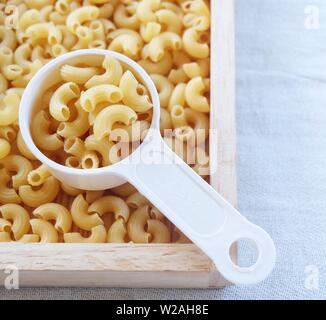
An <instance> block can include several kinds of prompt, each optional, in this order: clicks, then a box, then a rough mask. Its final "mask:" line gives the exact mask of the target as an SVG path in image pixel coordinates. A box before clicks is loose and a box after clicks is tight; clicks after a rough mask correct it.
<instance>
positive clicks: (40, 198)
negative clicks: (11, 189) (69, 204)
mask: <svg viewBox="0 0 326 320" xmlns="http://www.w3.org/2000/svg"><path fill="white" fill-rule="evenodd" d="M59 191H60V184H59V182H58V180H57V179H55V178H54V177H48V178H47V179H46V180H45V181H44V183H43V185H42V186H40V187H38V188H37V189H33V187H32V186H30V185H23V186H20V187H19V196H20V198H21V199H22V201H23V202H24V203H25V204H26V205H28V206H29V207H32V208H36V207H38V206H40V205H42V204H45V203H49V202H52V201H54V199H55V198H56V197H57V195H58V193H59Z"/></svg>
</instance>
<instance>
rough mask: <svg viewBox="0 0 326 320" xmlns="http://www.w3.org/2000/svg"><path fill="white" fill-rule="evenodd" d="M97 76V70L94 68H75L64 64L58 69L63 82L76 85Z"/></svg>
mask: <svg viewBox="0 0 326 320" xmlns="http://www.w3.org/2000/svg"><path fill="white" fill-rule="evenodd" d="M97 74H99V69H98V68H96V67H76V66H70V65H68V64H66V65H64V66H62V67H61V69H60V75H61V77H62V79H63V80H65V81H67V82H73V83H77V84H85V83H87V81H88V80H89V79H91V78H92V77H94V76H95V75H97Z"/></svg>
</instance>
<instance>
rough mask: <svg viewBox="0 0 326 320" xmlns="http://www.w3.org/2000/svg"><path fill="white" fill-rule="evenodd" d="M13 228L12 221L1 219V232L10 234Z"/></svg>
mask: <svg viewBox="0 0 326 320" xmlns="http://www.w3.org/2000/svg"><path fill="white" fill-rule="evenodd" d="M11 226H12V224H11V222H10V221H8V220H6V219H2V218H0V232H7V233H10V232H11Z"/></svg>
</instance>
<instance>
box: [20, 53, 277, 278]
mask: <svg viewBox="0 0 326 320" xmlns="http://www.w3.org/2000/svg"><path fill="white" fill-rule="evenodd" d="M105 55H110V56H112V57H115V58H116V59H118V60H119V61H120V62H121V63H122V64H123V65H126V66H129V68H131V69H132V70H133V72H134V73H135V74H138V76H139V77H140V78H141V79H143V82H144V84H145V85H146V86H147V88H148V90H149V92H150V95H151V98H152V101H153V105H154V107H153V109H154V110H153V120H152V124H151V130H149V132H148V134H147V136H146V138H145V139H144V141H143V143H142V144H141V145H140V146H139V147H138V148H137V149H136V150H135V151H134V152H133V153H132V154H131V155H130V156H128V157H127V158H125V159H124V160H122V161H120V162H118V163H116V164H114V165H111V166H108V167H105V168H99V169H90V170H82V169H72V168H68V167H65V166H63V165H60V164H58V163H56V162H54V161H52V160H50V159H49V158H47V157H46V156H45V155H44V154H43V153H42V152H41V151H40V150H39V149H38V148H37V147H36V146H35V144H34V142H33V139H32V136H31V132H30V126H31V119H32V117H33V115H34V114H35V110H34V106H35V105H37V102H38V100H39V99H40V98H41V96H42V92H44V91H45V90H46V89H47V88H49V87H51V86H52V85H53V84H54V83H56V82H57V81H58V77H59V69H60V67H61V66H62V65H64V64H67V63H70V64H73V65H74V64H78V63H83V62H84V63H85V62H86V63H90V62H91V63H92V62H96V60H99V61H100V60H101V59H103V56H105ZM159 120H160V103H159V97H158V93H157V90H156V88H155V85H154V83H153V82H152V80H151V78H150V77H149V75H148V74H147V73H146V72H145V71H144V70H143V69H142V68H141V67H140V66H139V65H138V64H137V63H136V62H134V61H132V60H131V59H129V58H127V57H126V56H124V55H121V54H118V53H116V52H112V51H108V50H100V49H89V50H79V51H74V52H70V53H67V54H64V55H62V56H60V57H58V58H56V59H54V60H52V61H51V62H49V63H48V64H46V65H45V66H44V67H43V68H42V69H41V70H40V71H39V72H38V73H37V74H36V75H35V76H34V77H33V79H32V80H31V81H30V82H29V84H28V86H27V88H26V90H25V91H24V94H23V97H22V101H21V105H20V112H19V124H20V129H21V133H22V136H23V138H24V140H25V142H26V144H27V146H28V147H29V149H30V150H31V152H32V153H33V154H34V155H35V157H37V158H38V159H39V160H40V161H41V162H42V163H43V164H45V165H46V166H48V168H49V169H50V170H51V172H52V174H53V175H54V176H55V177H56V178H58V179H59V180H61V181H62V182H64V183H66V184H68V185H70V186H72V187H76V188H80V189H86V190H103V189H107V188H112V187H115V186H118V185H121V184H123V183H125V182H126V181H128V182H130V183H131V184H133V185H134V186H135V187H136V188H137V189H138V190H139V191H140V192H141V193H142V194H143V195H144V196H146V197H147V198H148V199H149V200H150V201H151V202H152V203H153V204H154V205H155V206H156V207H157V208H158V209H159V210H160V211H162V212H163V213H164V215H166V217H167V218H168V219H169V220H170V221H171V222H172V223H174V224H175V225H176V226H177V227H178V228H179V229H180V230H181V231H182V232H183V233H184V234H185V235H186V236H187V237H189V239H191V240H192V241H193V242H194V243H195V244H196V245H197V246H198V247H200V248H201V249H202V250H203V251H204V252H205V253H206V254H207V255H208V256H209V257H210V258H211V259H212V260H213V261H214V263H215V264H216V266H217V268H218V270H219V271H220V272H221V274H222V275H223V276H224V277H225V278H226V279H227V280H229V281H230V282H232V283H236V284H253V283H257V282H260V281H262V280H263V279H264V278H265V277H267V275H268V274H269V273H270V272H271V270H272V269H273V267H274V264H275V258H276V253H275V247H274V243H273V241H272V239H271V238H270V236H269V235H268V234H267V233H266V232H265V231H264V230H263V229H261V228H260V227H258V226H256V225H254V224H252V223H250V222H249V221H248V220H247V219H245V218H244V217H243V216H242V215H241V214H240V213H239V212H238V211H237V210H236V209H235V208H233V207H232V206H231V205H230V204H229V203H228V202H227V201H226V200H224V199H223V198H222V197H221V196H220V195H219V194H218V193H217V192H216V191H215V190H214V189H213V188H212V187H211V186H210V185H209V184H208V183H206V182H205V181H204V180H203V179H202V178H201V177H199V176H198V175H197V174H196V173H195V172H194V171H193V170H192V169H191V168H190V167H189V166H188V165H187V164H186V163H184V162H183V161H182V160H181V159H180V158H178V157H177V156H176V154H175V153H174V152H173V151H172V150H171V149H170V148H169V147H167V145H166V144H165V142H164V141H163V139H162V137H161V135H160V130H159V128H160V123H159ZM240 239H249V240H252V241H253V242H254V243H255V244H256V246H257V250H258V259H257V261H256V263H255V264H254V265H253V266H251V267H247V268H241V267H239V266H237V265H236V264H234V263H233V261H232V260H231V258H230V247H231V245H232V244H233V243H234V242H236V241H238V240H240Z"/></svg>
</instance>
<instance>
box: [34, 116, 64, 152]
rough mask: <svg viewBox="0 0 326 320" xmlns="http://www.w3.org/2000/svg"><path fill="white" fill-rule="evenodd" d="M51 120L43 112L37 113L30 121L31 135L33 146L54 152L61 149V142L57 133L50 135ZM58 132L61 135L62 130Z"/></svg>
mask: <svg viewBox="0 0 326 320" xmlns="http://www.w3.org/2000/svg"><path fill="white" fill-rule="evenodd" d="M50 125H51V119H50V117H49V115H48V114H47V113H46V112H45V111H44V110H41V111H39V112H38V113H37V114H36V115H35V116H34V117H33V120H32V125H31V133H32V136H33V139H34V142H35V144H36V145H37V146H38V147H39V148H41V149H42V150H48V151H56V150H59V149H61V148H62V147H63V141H62V139H61V138H60V136H59V135H58V134H57V133H50ZM58 131H59V132H60V133H62V131H63V129H62V130H60V127H59V128H58Z"/></svg>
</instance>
